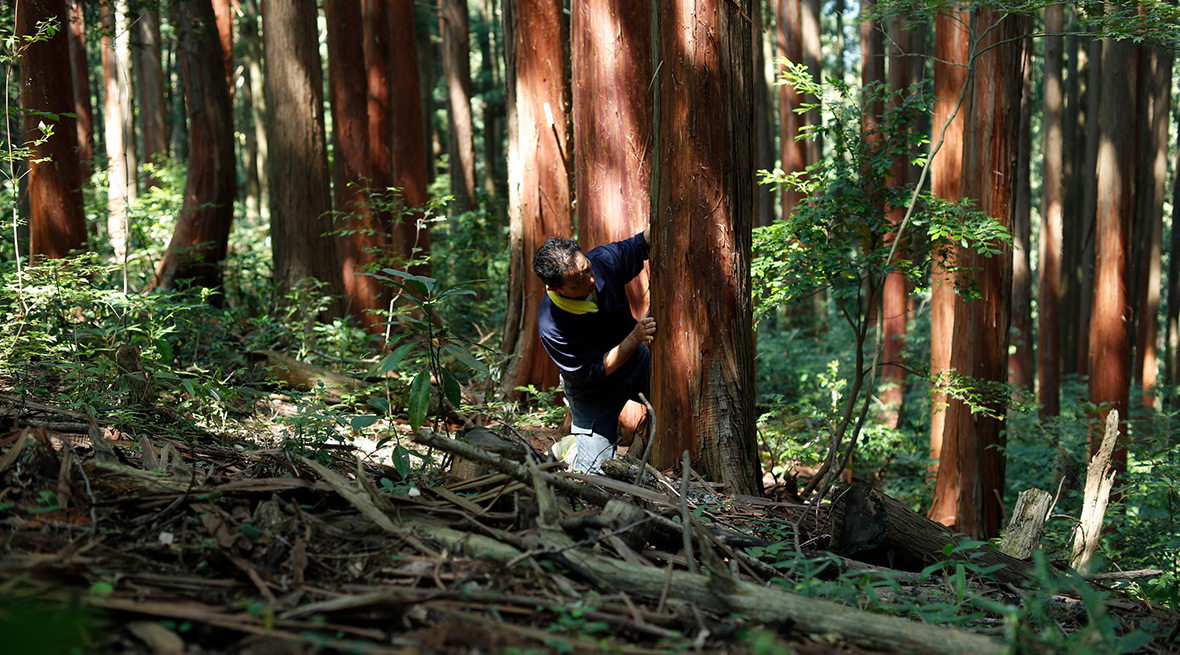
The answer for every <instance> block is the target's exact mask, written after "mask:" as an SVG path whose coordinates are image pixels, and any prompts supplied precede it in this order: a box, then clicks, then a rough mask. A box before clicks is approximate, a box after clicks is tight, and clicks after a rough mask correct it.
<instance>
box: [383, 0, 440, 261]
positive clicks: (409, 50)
mask: <svg viewBox="0 0 1180 655" xmlns="http://www.w3.org/2000/svg"><path fill="white" fill-rule="evenodd" d="M417 38H418V37H417V34H416V30H415V25H414V5H413V3H412V2H410V1H409V0H397V2H394V3H392V4H391V5H390V7H389V40H388V43H389V48H390V49H391V52H390V58H391V61H393V62H397V65H394V66H392V67H391V68H390V76H389V78H388V79H389V97H390V98H409V99H410V101H409V102H393V103H391V104H390V122H391V124H392V127H393V129H392V130H391V137H392V139H393V144H392V149H391V154H390V179H391V181H392V184H393V186H395V187H397V188H399V189H401V190H402V203H403V207H402V213H401V215H400V216H396V217H394V220H393V225H392V235H393V238H392V239H391V242H390V244H389V248H390V251H389V254H390V256H391V257H393V258H395V261H399V262H409V261H411V260H413V259H419V258H420V257H422V256H423V255H425V254H428V253H429V252H430V231H429V229H428V228H427V226H426V225H425V224H424V223H423V224H419V219H420V218H422V211H421V208H422V207H425V206H426V202H427V201H428V200H429V199H430V198H429V197H428V194H427V172H428V170H429V166H430V164H429V162H428V161H427V158H426V129H425V127H424V125H425V123H426V120H425V119H424V118H423V115H422V105H421V104H420V103H418V102H415V101H414V100H415V99H416V98H419V97H420V95H421V93H422V90H421V89H422V83H421V80H420V78H419V71H420V70H421V69H420V68H419V66H418V47H417ZM410 270H411V271H412V272H414V273H416V274H427V273H429V272H430V266H429V264H417V265H415V266H413V267H411V268H410Z"/></svg>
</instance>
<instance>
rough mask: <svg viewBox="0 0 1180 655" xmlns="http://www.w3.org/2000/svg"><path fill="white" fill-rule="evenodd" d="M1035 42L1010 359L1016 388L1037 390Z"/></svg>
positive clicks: (1026, 94) (1028, 56) (1027, 66)
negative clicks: (1034, 312)
mask: <svg viewBox="0 0 1180 655" xmlns="http://www.w3.org/2000/svg"><path fill="white" fill-rule="evenodd" d="M1032 47H1033V44H1032V41H1025V42H1024V53H1023V54H1022V57H1023V58H1024V63H1023V64H1022V66H1021V67H1022V68H1023V70H1024V78H1023V82H1022V83H1021V89H1022V90H1021V96H1022V97H1023V98H1024V101H1023V102H1021V103H1020V121H1019V128H1018V129H1019V130H1020V135H1019V142H1018V146H1017V155H1016V156H1017V162H1016V201H1015V202H1016V211H1015V213H1014V215H1013V230H1012V236H1013V240H1012V331H1013V332H1014V339H1013V341H1014V343H1013V344H1012V345H1013V346H1014V349H1013V352H1012V354H1011V355H1009V356H1008V380H1009V382H1011V383H1012V384H1013V385H1014V386H1015V387H1016V388H1018V389H1023V390H1027V391H1032V390H1033V380H1034V379H1035V377H1034V376H1035V371H1034V365H1033V329H1032V255H1031V252H1032V179H1031V172H1032V171H1031V170H1030V169H1031V160H1032V105H1033V103H1032V100H1031V98H1032Z"/></svg>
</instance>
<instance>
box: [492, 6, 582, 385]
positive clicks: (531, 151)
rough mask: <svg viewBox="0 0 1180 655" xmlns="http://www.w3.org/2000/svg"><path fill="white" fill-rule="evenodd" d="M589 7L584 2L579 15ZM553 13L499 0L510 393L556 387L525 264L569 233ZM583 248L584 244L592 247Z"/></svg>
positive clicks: (565, 139) (563, 84)
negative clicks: (505, 154) (504, 96)
mask: <svg viewBox="0 0 1180 655" xmlns="http://www.w3.org/2000/svg"><path fill="white" fill-rule="evenodd" d="M589 4H591V3H584V5H583V7H582V8H581V9H579V12H580V11H583V10H585V9H586V8H587V7H586V5H589ZM561 12H562V5H561V2H559V1H558V0H541V1H536V0H525V1H524V2H516V0H508V1H507V2H505V3H504V35H505V40H504V45H505V49H504V53H505V58H506V62H507V81H508V99H507V100H508V213H509V237H508V239H509V252H510V260H509V279H510V280H511V282H510V284H509V288H508V306H507V311H506V315H505V326H504V343H503V346H502V348H503V351H504V353H505V354H506V355H511V356H513V358H512V359H511V360H510V361H509V364H508V368H507V370H506V371H505V373H504V376H503V382H502V386H503V388H504V390H505V391H506V392H508V393H513V394H514V393H516V392H515V389H516V388H517V387H521V386H526V385H530V384H531V385H535V386H536V387H537V388H538V389H548V388H550V387H553V386H555V385H556V384H557V368H556V367H555V366H554V365H553V362H552V361H550V359H549V357H548V355H546V354H545V351H544V350H543V349H542V347H541V339H540V337H539V335H538V333H537V310H538V308H539V307H540V305H541V298H542V297H543V294H544V293H545V285H544V283H543V282H541V280H540V279H539V278H537V276H536V275H534V274H533V273H532V261H533V253H535V252H536V251H537V248H539V247H540V245H541V244H542V243H544V241H545V239H547V238H549V237H551V236H565V237H568V236H572V235H571V232H572V231H573V206H572V189H571V188H570V176H569V172H570V171H569V168H568V167H569V166H572V164H573V162H572V161H570V159H569V157H570V156H571V153H570V145H569V123H568V118H567V117H568V116H569V111H570V106H569V98H568V96H567V88H568V84H567V80H566V74H565V66H564V64H563V62H564V61H565V46H564V44H565V35H564V34H563V29H562V17H561ZM575 20H577V19H575ZM581 36H582V35H581V33H580V30H579V32H578V38H581ZM546 105H548V111H546ZM550 117H552V119H553V122H552V123H551V122H550ZM583 245H585V246H586V248H587V249H589V247H591V246H592V245H596V244H590V243H584V244H583Z"/></svg>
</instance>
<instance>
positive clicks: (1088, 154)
mask: <svg viewBox="0 0 1180 655" xmlns="http://www.w3.org/2000/svg"><path fill="white" fill-rule="evenodd" d="M1102 43H1103V41H1101V40H1099V39H1092V40H1091V41H1090V46H1089V48H1088V50H1087V53H1088V57H1087V58H1088V63H1087V70H1086V119H1085V121H1086V124H1085V132H1084V136H1085V138H1086V151H1085V160H1084V164H1083V166H1084V168H1083V169H1082V171H1081V173H1080V179H1079V184H1081V185H1082V188H1083V192H1082V216H1081V225H1079V226H1078V230H1079V235H1080V236H1079V241H1078V243H1079V245H1078V253H1079V254H1080V257H1079V258H1078V260H1077V262H1078V263H1077V269H1076V270H1077V273H1076V277H1077V282H1078V301H1077V325H1078V337H1077V346H1078V349H1077V352H1076V353H1070V355H1071V356H1073V357H1075V358H1076V359H1077V365H1076V366H1075V367H1074V369H1073V370H1074V372H1077V373H1079V374H1081V375H1089V374H1090V354H1089V353H1090V341H1091V339H1092V338H1093V335H1092V334H1091V323H1090V321H1091V317H1092V316H1093V307H1092V306H1093V300H1094V289H1095V287H1096V286H1097V284H1098V282H1097V278H1096V277H1095V275H1096V273H1097V260H1096V258H1097V250H1096V248H1097V244H1096V240H1097V238H1098V237H1097V229H1098V227H1097V226H1098V223H1097V219H1096V212H1097V202H1098V185H1097V184H1095V183H1094V180H1095V179H1097V176H1098V154H1099V153H1098V149H1099V136H1098V135H1099V134H1100V133H1101V131H1102V114H1101V109H1100V106H1099V105H1100V102H1101V100H1102V98H1103V96H1104V95H1105V90H1104V88H1105V87H1104V84H1105V75H1104V73H1103V72H1102V67H1103V66H1104V65H1105V61H1104V58H1103V56H1102ZM1125 292H1126V291H1125V290H1124V293H1125ZM1128 365H1129V364H1128ZM1124 409H1125V408H1124ZM1122 415H1123V416H1126V415H1127V414H1126V412H1125V411H1124V412H1123V414H1122Z"/></svg>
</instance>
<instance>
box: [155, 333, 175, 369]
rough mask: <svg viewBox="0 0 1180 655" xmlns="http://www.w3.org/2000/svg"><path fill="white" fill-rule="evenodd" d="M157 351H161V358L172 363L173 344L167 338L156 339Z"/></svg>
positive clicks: (167, 362) (166, 362)
mask: <svg viewBox="0 0 1180 655" xmlns="http://www.w3.org/2000/svg"><path fill="white" fill-rule="evenodd" d="M156 352H158V353H160V360H161V361H163V362H164V363H165V364H171V363H172V344H170V343H168V340H167V339H156Z"/></svg>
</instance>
